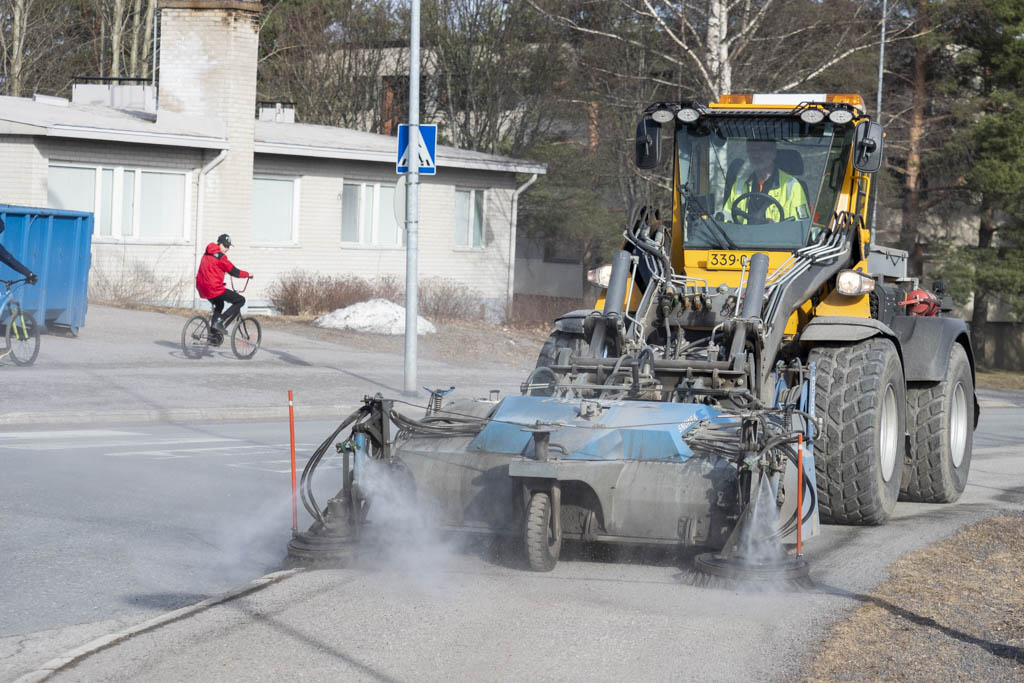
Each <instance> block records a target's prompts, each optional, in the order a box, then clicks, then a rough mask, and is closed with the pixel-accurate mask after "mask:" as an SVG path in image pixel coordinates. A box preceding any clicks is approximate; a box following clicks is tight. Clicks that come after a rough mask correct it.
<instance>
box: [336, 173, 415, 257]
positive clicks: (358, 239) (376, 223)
mask: <svg viewBox="0 0 1024 683" xmlns="http://www.w3.org/2000/svg"><path fill="white" fill-rule="evenodd" d="M341 241H342V242H344V243H348V244H366V245H374V246H381V247H399V246H402V243H403V241H404V231H403V230H402V228H401V226H400V225H399V224H398V220H397V219H396V218H395V186H394V185H381V184H380V183H345V184H344V186H343V187H342V190H341Z"/></svg>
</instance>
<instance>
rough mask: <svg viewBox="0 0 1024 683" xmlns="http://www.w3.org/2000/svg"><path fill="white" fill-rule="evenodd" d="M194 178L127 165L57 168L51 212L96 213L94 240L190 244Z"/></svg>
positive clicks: (50, 188)
mask: <svg viewBox="0 0 1024 683" xmlns="http://www.w3.org/2000/svg"><path fill="white" fill-rule="evenodd" d="M188 179H189V174H188V173H182V172H179V171H151V170H143V169H131V168H124V167H121V166H113V167H107V166H67V165H57V164H55V165H51V166H50V167H49V169H48V177H47V182H46V194H47V201H48V204H49V205H50V207H51V208H54V209H69V210H72V211H90V212H92V214H93V216H94V221H95V223H94V230H95V233H94V235H95V236H96V237H101V238H103V237H106V238H112V239H139V240H149V241H177V240H183V239H187V231H186V225H187V218H188V199H189V196H188V185H189V182H188Z"/></svg>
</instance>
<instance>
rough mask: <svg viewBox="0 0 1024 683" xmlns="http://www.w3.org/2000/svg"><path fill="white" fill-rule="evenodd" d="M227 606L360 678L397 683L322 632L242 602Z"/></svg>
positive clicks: (396, 680) (232, 602) (233, 602)
mask: <svg viewBox="0 0 1024 683" xmlns="http://www.w3.org/2000/svg"><path fill="white" fill-rule="evenodd" d="M228 605H230V606H231V607H233V608H235V609H236V610H237V611H238V612H241V613H242V614H243V615H244V616H246V617H248V618H249V620H250V621H252V622H254V623H258V624H262V625H264V626H268V627H270V628H272V629H274V630H275V631H278V632H279V633H281V634H283V635H284V636H286V637H288V638H291V639H292V640H293V641H298V642H300V643H303V644H305V645H308V646H310V647H311V648H312V650H313V651H314V652H317V653H318V654H326V655H328V656H330V657H333V658H334V659H336V660H340V661H342V662H345V663H346V664H348V665H349V666H351V667H352V668H353V669H355V670H356V671H357V672H358V674H357V675H358V677H360V678H361V677H364V676H365V677H367V678H372V679H374V680H377V681H394V682H395V683H398V679H397V678H392V677H391V676H388V675H387V674H385V673H383V672H381V671H378V670H377V669H375V668H373V667H372V666H369V665H368V664H364V663H363V662H361V661H359V660H358V659H356V658H355V657H353V656H352V655H350V654H348V653H346V652H342V651H341V650H339V649H337V648H336V647H335V646H334V645H333V644H332V643H329V642H327V641H326V640H325V639H324V638H323V637H322V636H323V635H324V634H323V632H322V631H315V632H312V633H310V632H307V631H304V630H300V629H299V628H296V627H295V626H292V625H290V624H286V623H284V622H283V621H282V620H280V619H277V618H275V617H272V616H268V615H267V614H266V613H265V612H261V611H257V610H255V609H252V608H250V607H249V606H248V605H246V604H245V602H244V601H242V600H232V601H231V602H230V603H228Z"/></svg>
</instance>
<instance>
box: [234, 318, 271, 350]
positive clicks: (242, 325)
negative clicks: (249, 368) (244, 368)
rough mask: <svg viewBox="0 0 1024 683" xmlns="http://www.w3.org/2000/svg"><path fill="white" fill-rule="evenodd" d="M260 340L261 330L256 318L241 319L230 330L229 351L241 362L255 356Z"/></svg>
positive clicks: (261, 338) (261, 337) (261, 336)
mask: <svg viewBox="0 0 1024 683" xmlns="http://www.w3.org/2000/svg"><path fill="white" fill-rule="evenodd" d="M262 340H263V330H262V329H261V328H260V323H259V321H258V320H256V318H241V319H239V321H238V323H236V324H235V327H234V329H233V330H231V350H232V351H234V352H235V355H236V356H237V357H238V358H240V359H241V360H249V359H250V358H252V357H253V356H255V355H256V351H257V350H259V348H260V341H262Z"/></svg>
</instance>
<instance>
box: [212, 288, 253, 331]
mask: <svg viewBox="0 0 1024 683" xmlns="http://www.w3.org/2000/svg"><path fill="white" fill-rule="evenodd" d="M225 303H228V304H231V305H230V306H228V310H226V311H224V315H223V316H221V314H220V312H221V311H223V310H224V304H225ZM244 303H245V297H244V296H242V295H241V294H239V293H238V292H235V291H233V290H230V289H228V290H225V291H224V293H223V294H221V295H220V296H215V297H213V298H212V299H210V304H211V305H212V306H213V319H212V320H210V323H211V324H212V323H213V321H214V320H217V318H220V320H221V322H222V323H224V327H227V326H228V325H229V324H231V321H232V320H234V318H235V316H236V315H238V312H239V311H240V310H242V305H243V304H244Z"/></svg>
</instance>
